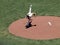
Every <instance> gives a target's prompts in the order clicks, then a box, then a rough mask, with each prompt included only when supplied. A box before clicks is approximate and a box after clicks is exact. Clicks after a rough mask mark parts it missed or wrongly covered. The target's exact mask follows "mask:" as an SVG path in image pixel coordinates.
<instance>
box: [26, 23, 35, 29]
mask: <svg viewBox="0 0 60 45" xmlns="http://www.w3.org/2000/svg"><path fill="white" fill-rule="evenodd" d="M33 26H36V24H35V25H32V24H31V23H27V25H26V26H25V27H26V29H27V28H30V27H33Z"/></svg>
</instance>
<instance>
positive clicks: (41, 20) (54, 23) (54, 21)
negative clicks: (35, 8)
mask: <svg viewBox="0 0 60 45" xmlns="http://www.w3.org/2000/svg"><path fill="white" fill-rule="evenodd" d="M32 20H33V21H32V24H33V25H36V26H32V27H30V28H28V29H26V28H25V25H26V22H27V19H26V18H23V19H20V20H17V21H15V22H13V23H12V24H11V25H10V26H9V32H10V33H12V34H14V35H16V36H20V37H23V38H28V39H36V40H44V39H45V40H47V39H55V38H60V17H54V16H37V17H32ZM48 22H50V23H48Z"/></svg>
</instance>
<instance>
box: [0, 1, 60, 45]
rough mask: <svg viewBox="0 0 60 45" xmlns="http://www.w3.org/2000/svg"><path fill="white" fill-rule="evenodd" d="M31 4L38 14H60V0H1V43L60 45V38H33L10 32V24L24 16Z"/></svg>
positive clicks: (5, 44) (12, 44) (7, 44)
mask: <svg viewBox="0 0 60 45" xmlns="http://www.w3.org/2000/svg"><path fill="white" fill-rule="evenodd" d="M30 4H32V5H33V7H32V11H34V12H36V13H37V16H57V17H59V16H60V0H0V45H60V38H57V39H50V40H33V39H25V38H22V37H18V36H15V35H13V34H11V33H9V30H8V27H9V25H10V24H11V23H12V22H14V21H16V20H18V19H22V18H24V17H25V15H26V14H27V12H28V9H29V5H30Z"/></svg>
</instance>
